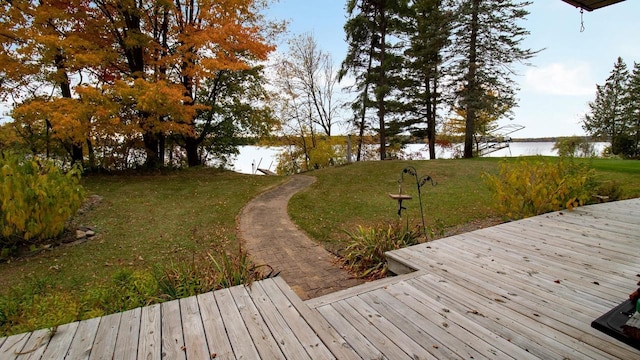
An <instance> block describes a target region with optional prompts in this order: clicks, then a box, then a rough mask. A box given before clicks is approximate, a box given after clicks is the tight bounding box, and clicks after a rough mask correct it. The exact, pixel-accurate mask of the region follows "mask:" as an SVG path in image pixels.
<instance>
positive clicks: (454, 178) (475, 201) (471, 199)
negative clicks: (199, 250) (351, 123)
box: [289, 158, 640, 251]
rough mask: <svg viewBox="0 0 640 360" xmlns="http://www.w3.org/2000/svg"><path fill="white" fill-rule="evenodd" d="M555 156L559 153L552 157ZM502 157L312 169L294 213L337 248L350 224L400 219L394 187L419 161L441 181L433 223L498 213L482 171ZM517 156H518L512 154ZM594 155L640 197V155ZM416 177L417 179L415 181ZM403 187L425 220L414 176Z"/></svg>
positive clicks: (426, 196)
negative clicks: (309, 182)
mask: <svg viewBox="0 0 640 360" xmlns="http://www.w3.org/2000/svg"><path fill="white" fill-rule="evenodd" d="M547 159H548V160H550V161H554V160H555V159H557V158H547ZM500 161H502V160H501V159H497V158H480V159H473V160H436V161H385V162H364V163H357V164H353V165H350V166H346V167H340V168H330V169H324V170H320V171H315V172H313V173H312V175H313V176H316V177H317V178H318V181H317V182H316V183H315V184H314V185H313V186H312V187H311V188H310V189H309V190H307V191H305V192H302V193H300V194H298V195H296V196H294V197H293V199H292V200H291V202H290V204H289V213H290V214H291V216H292V218H293V219H294V221H296V222H297V223H298V224H299V225H300V227H301V228H303V229H304V230H305V231H307V232H308V233H309V234H310V235H311V236H312V237H313V238H314V239H316V240H318V241H320V242H322V243H323V244H324V245H325V246H326V247H328V248H329V249H332V250H334V251H336V250H339V249H341V248H343V247H344V246H345V240H346V238H347V237H346V235H345V234H344V231H345V230H349V231H352V230H354V229H355V228H356V227H357V226H358V225H367V224H375V223H378V222H380V221H387V220H392V219H395V218H396V217H397V216H396V212H397V203H396V202H395V201H393V200H391V199H390V198H389V197H388V195H387V194H388V193H397V192H398V183H397V179H398V178H399V177H400V174H401V172H402V169H404V168H405V167H406V166H409V165H410V166H414V167H415V168H416V169H417V172H418V175H419V176H425V175H430V176H431V177H433V178H434V179H435V180H436V181H437V182H438V185H437V186H435V187H432V186H430V185H425V186H424V187H423V188H422V202H423V207H424V212H425V218H426V223H427V227H430V226H434V225H436V224H438V223H441V224H442V225H444V226H445V227H452V226H457V225H461V224H465V223H469V222H475V221H482V220H484V219H487V218H491V217H496V216H497V214H496V213H495V211H494V210H493V209H492V207H491V194H490V193H489V190H488V188H487V186H486V185H485V183H484V181H483V180H482V177H481V174H482V173H483V172H489V173H497V171H498V166H499V163H500ZM508 161H516V159H508ZM584 161H591V164H592V166H593V167H594V168H595V169H596V171H597V175H598V178H599V179H600V180H603V181H606V180H616V181H618V182H619V183H620V184H622V185H623V197H624V198H631V197H640V161H623V160H605V159H596V160H584ZM412 181H413V182H412ZM403 193H408V194H410V195H412V196H413V197H414V199H413V200H411V201H408V202H405V206H406V207H407V208H408V210H407V211H406V214H408V216H409V217H410V218H411V219H412V220H413V221H416V222H419V220H420V211H419V203H418V201H417V192H416V185H415V179H414V178H408V177H406V176H405V181H404V186H403Z"/></svg>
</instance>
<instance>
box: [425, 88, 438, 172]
mask: <svg viewBox="0 0 640 360" xmlns="http://www.w3.org/2000/svg"><path fill="white" fill-rule="evenodd" d="M433 81H434V83H435V81H436V80H435V79H434V80H433ZM425 85H426V89H425V91H426V93H427V96H428V98H429V102H428V104H427V141H428V142H429V159H431V160H435V158H436V104H435V96H433V94H432V90H431V79H427V81H426V82H425ZM435 86H436V85H435V84H434V91H435Z"/></svg>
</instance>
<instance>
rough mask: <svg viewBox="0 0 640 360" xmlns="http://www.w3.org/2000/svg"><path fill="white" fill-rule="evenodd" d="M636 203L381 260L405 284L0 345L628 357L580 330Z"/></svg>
mask: <svg viewBox="0 0 640 360" xmlns="http://www.w3.org/2000/svg"><path fill="white" fill-rule="evenodd" d="M638 250H640V199H634V200H627V201H622V202H615V203H604V204H598V205H595V206H588V207H583V208H579V209H576V210H575V211H573V212H567V211H563V212H556V213H551V214H546V215H542V216H538V217H534V218H529V219H525V220H521V221H516V222H511V223H506V224H502V225H499V226H496V227H492V228H487V229H482V230H478V231H474V232H471V233H467V234H461V235H457V236H453V237H450V238H446V239H441V240H437V241H433V242H430V243H426V244H421V245H418V246H414V247H411V248H406V249H401V250H397V251H394V252H391V253H388V258H389V259H390V261H391V266H392V267H393V268H394V269H400V270H406V269H414V270H417V271H415V272H412V273H408V274H404V275H400V276H396V277H393V278H387V279H383V280H379V281H374V282H370V283H367V284H363V285H360V286H357V287H354V288H351V289H346V290H343V291H339V292H336V293H334V294H329V295H325V296H323V297H320V298H316V299H311V300H308V301H306V302H303V301H302V300H300V298H299V297H297V295H296V294H295V293H294V292H293V291H292V290H291V289H290V288H289V286H288V285H287V284H286V283H285V282H284V280H282V279H280V278H275V279H267V280H263V281H260V282H256V283H253V284H251V286H248V287H244V286H237V287H233V288H230V289H223V290H219V291H215V292H211V293H206V294H201V295H198V296H197V297H190V298H185V299H180V300H176V301H170V302H166V303H163V304H158V305H152V306H148V307H144V308H138V309H133V310H129V311H126V312H123V313H119V314H113V315H108V316H105V317H102V318H96V319H90V320H84V321H80V322H76V323H72V324H65V325H61V326H58V327H57V328H55V329H42V330H38V331H35V332H32V333H26V334H19V335H14V336H10V337H7V338H0V360H5V359H12V360H13V359H21V360H22V359H56V360H58V359H71V360H76V359H111V358H113V359H163V358H167V359H169V358H171V359H239V358H242V359H260V358H262V359H359V358H366V359H369V358H376V359H377V358H388V359H413V358H420V359H469V358H474V359H564V358H568V359H583V358H590V359H635V358H640V351H638V350H636V349H634V348H632V347H630V346H628V345H626V344H624V343H621V342H619V341H617V340H615V339H613V338H611V337H609V336H607V335H605V334H603V333H601V332H599V331H597V330H595V329H592V328H591V326H590V323H591V321H592V320H594V319H595V318H597V317H599V316H600V315H602V314H603V313H605V312H606V311H608V310H609V309H610V308H612V307H613V306H615V305H617V304H618V303H620V302H622V301H623V300H624V299H625V298H626V297H627V296H628V294H629V293H630V292H631V291H633V290H634V289H635V288H636V282H637V280H638V279H637V276H636V274H638V273H640V258H639V257H638V256H637V253H638Z"/></svg>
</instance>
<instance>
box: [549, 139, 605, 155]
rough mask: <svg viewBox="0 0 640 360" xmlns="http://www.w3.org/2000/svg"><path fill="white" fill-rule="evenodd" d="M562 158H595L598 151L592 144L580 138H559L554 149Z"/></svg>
mask: <svg viewBox="0 0 640 360" xmlns="http://www.w3.org/2000/svg"><path fill="white" fill-rule="evenodd" d="M552 150H556V151H558V156H560V157H594V156H596V150H595V147H594V146H593V144H592V143H590V142H589V141H588V140H587V139H585V138H584V137H580V136H571V137H563V138H558V140H557V141H556V143H555V144H553V149H552Z"/></svg>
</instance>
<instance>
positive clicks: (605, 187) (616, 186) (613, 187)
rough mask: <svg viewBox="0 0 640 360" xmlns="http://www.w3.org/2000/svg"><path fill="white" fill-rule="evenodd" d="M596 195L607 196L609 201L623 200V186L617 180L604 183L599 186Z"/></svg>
mask: <svg viewBox="0 0 640 360" xmlns="http://www.w3.org/2000/svg"><path fill="white" fill-rule="evenodd" d="M596 194H597V195H600V196H606V197H607V200H609V201H616V200H620V199H621V198H622V185H621V184H620V182H619V181H617V180H611V181H603V182H601V183H600V185H598V188H597V190H596Z"/></svg>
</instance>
